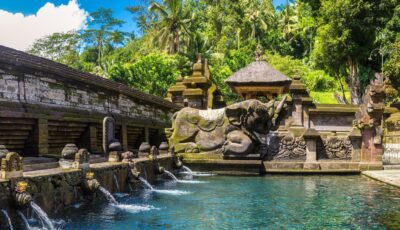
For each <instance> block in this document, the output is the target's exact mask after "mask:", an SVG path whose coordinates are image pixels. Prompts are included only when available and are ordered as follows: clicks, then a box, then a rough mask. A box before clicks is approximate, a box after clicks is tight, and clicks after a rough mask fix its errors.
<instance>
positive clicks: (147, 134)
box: [144, 127, 150, 143]
mask: <svg viewBox="0 0 400 230" xmlns="http://www.w3.org/2000/svg"><path fill="white" fill-rule="evenodd" d="M144 142H147V143H150V129H149V127H145V128H144Z"/></svg>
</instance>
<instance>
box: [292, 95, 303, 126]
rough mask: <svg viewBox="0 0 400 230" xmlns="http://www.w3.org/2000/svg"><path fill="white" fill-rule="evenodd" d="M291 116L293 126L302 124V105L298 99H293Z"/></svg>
mask: <svg viewBox="0 0 400 230" xmlns="http://www.w3.org/2000/svg"><path fill="white" fill-rule="evenodd" d="M292 118H293V125H294V126H303V105H302V101H301V100H299V99H294V100H293V111H292Z"/></svg>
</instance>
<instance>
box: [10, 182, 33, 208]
mask: <svg viewBox="0 0 400 230" xmlns="http://www.w3.org/2000/svg"><path fill="white" fill-rule="evenodd" d="M27 188H28V183H27V182H25V181H18V182H17V183H16V185H15V189H14V199H15V203H16V204H17V206H19V207H23V206H26V205H27V204H28V203H29V202H31V201H32V196H31V195H30V194H29V193H28V192H27V191H26V190H27Z"/></svg>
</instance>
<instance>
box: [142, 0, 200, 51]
mask: <svg viewBox="0 0 400 230" xmlns="http://www.w3.org/2000/svg"><path fill="white" fill-rule="evenodd" d="M149 10H150V11H151V12H154V13H155V14H156V15H155V17H156V18H155V19H154V21H155V22H154V29H155V30H156V31H157V34H156V36H155V37H154V40H155V41H156V42H157V43H158V44H159V45H160V46H161V47H162V48H167V50H168V53H169V54H175V53H177V52H179V48H180V47H179V46H180V43H181V41H182V37H183V36H185V35H188V36H189V35H190V34H191V33H190V31H189V30H188V24H189V23H190V22H191V21H192V19H193V15H191V14H190V12H189V11H184V10H183V2H182V0H164V1H162V3H161V4H160V3H157V2H153V3H152V4H151V5H150V7H149Z"/></svg>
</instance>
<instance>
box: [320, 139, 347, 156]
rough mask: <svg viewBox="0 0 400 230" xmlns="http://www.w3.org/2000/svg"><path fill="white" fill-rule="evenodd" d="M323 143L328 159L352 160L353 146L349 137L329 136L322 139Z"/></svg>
mask: <svg viewBox="0 0 400 230" xmlns="http://www.w3.org/2000/svg"><path fill="white" fill-rule="evenodd" d="M322 143H323V146H324V150H325V155H326V157H327V158H328V159H343V160H349V159H351V151H352V144H351V140H350V138H349V137H338V136H336V135H334V136H328V137H327V138H322Z"/></svg>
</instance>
